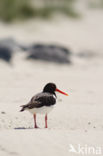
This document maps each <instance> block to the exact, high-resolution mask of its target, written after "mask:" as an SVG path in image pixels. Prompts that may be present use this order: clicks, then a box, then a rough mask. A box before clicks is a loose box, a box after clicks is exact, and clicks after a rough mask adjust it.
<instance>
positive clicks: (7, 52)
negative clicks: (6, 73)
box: [0, 45, 12, 62]
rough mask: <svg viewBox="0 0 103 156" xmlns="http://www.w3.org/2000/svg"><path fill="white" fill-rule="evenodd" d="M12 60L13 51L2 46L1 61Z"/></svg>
mask: <svg viewBox="0 0 103 156" xmlns="http://www.w3.org/2000/svg"><path fill="white" fill-rule="evenodd" d="M11 58H12V50H11V49H10V48H8V47H4V46H1V45H0V59H3V60H5V61H7V62H10V61H11Z"/></svg>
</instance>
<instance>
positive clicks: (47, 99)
mask: <svg viewBox="0 0 103 156" xmlns="http://www.w3.org/2000/svg"><path fill="white" fill-rule="evenodd" d="M55 103H56V97H54V96H53V95H52V94H50V93H39V94H37V95H35V96H34V97H32V99H31V101H30V102H29V103H28V104H26V105H22V106H21V107H22V109H21V111H24V110H25V109H26V108H27V109H32V108H40V107H43V106H51V105H54V104H55Z"/></svg>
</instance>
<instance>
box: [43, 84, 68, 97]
mask: <svg viewBox="0 0 103 156" xmlns="http://www.w3.org/2000/svg"><path fill="white" fill-rule="evenodd" d="M43 92H49V93H52V94H55V92H59V93H61V94H64V95H66V96H68V94H67V93H65V92H63V91H61V90H59V89H58V88H57V87H56V85H55V84H54V83H48V84H46V85H45V87H44V89H43Z"/></svg>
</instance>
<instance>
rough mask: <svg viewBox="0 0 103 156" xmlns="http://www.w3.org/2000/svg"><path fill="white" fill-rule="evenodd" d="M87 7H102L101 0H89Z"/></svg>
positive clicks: (102, 0)
mask: <svg viewBox="0 0 103 156" xmlns="http://www.w3.org/2000/svg"><path fill="white" fill-rule="evenodd" d="M88 5H89V7H90V8H94V9H95V8H101V9H103V0H95V1H90V2H89V4H88Z"/></svg>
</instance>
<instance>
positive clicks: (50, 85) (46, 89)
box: [43, 83, 56, 94]
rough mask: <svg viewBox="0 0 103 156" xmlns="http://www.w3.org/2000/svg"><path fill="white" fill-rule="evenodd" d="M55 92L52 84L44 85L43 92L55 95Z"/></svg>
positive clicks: (54, 86)
mask: <svg viewBox="0 0 103 156" xmlns="http://www.w3.org/2000/svg"><path fill="white" fill-rule="evenodd" d="M55 91H56V85H55V84H54V83H48V84H46V85H45V87H44V89H43V92H49V93H52V94H55Z"/></svg>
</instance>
